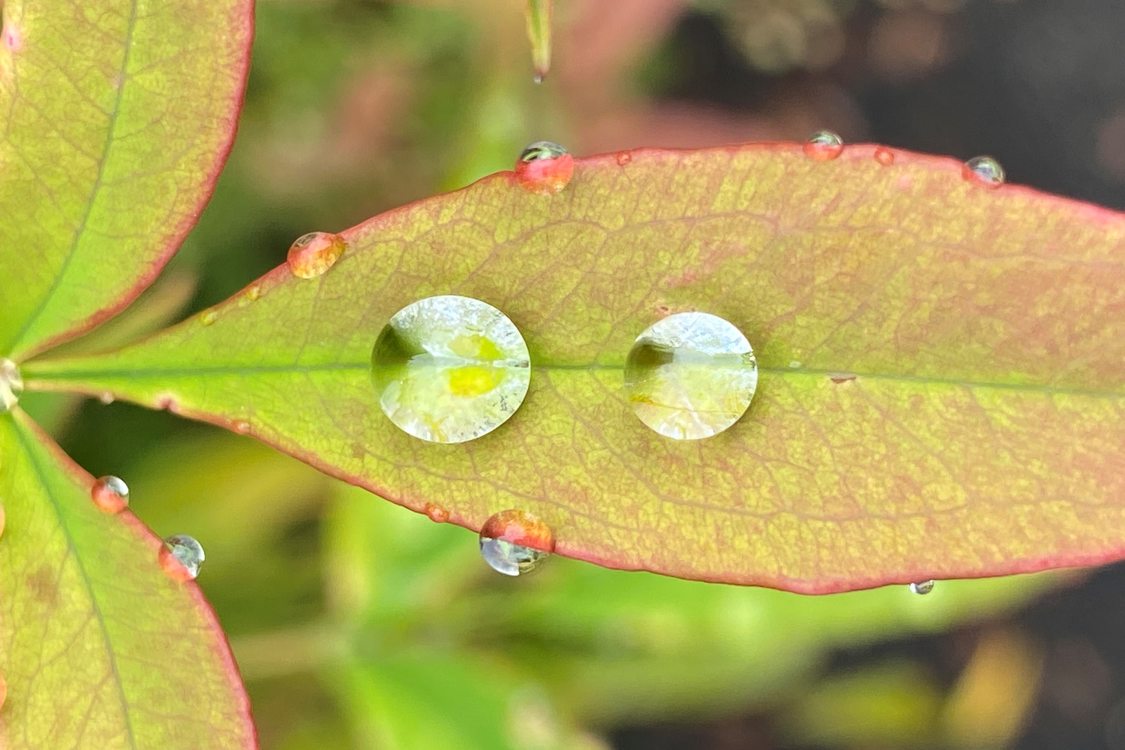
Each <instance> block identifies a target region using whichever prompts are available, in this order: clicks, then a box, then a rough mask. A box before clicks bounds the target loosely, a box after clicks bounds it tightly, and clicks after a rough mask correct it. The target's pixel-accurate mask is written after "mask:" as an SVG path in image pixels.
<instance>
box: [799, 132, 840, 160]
mask: <svg viewBox="0 0 1125 750" xmlns="http://www.w3.org/2000/svg"><path fill="white" fill-rule="evenodd" d="M804 149H805V156H808V157H811V158H813V159H816V160H817V161H831V160H832V159H835V158H836V157H837V156H839V155H840V154H842V153H843V152H844V139H843V138H841V137H840V136H838V135H836V134H835V133H833V132H832V131H831V130H818V131H817V132H815V133H813V134H812V135H811V136H810V137H809V139H808V140H807V141H805V146H804Z"/></svg>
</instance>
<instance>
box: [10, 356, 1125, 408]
mask: <svg viewBox="0 0 1125 750" xmlns="http://www.w3.org/2000/svg"><path fill="white" fill-rule="evenodd" d="M370 369H371V365H370V364H369V363H368V362H366V361H364V362H350V363H349V362H338V363H324V364H310V365H293V364H282V365H212V366H207V367H192V368H185V367H169V368H163V367H158V368H149V369H144V370H138V369H129V368H120V369H108V368H107V369H96V370H59V371H53V372H47V373H45V374H43V375H37V374H36V372H35V370H34V364H33V363H31V364H29V365H28V366H27V368H26V369H25V370H24V385H25V387H26V388H27V389H28V390H43V391H59V390H66V389H62V388H52V387H50V386H49V384H50V383H53V382H67V381H83V380H85V381H91V382H98V381H104V380H106V379H114V378H126V379H129V380H150V379H153V378H182V377H192V376H204V375H254V374H259V373H293V374H306V373H317V372H355V371H368V370H370ZM531 371H532V377H534V373H536V372H548V373H549V372H623V371H624V365H623V364H620V365H603V364H573V365H565V364H537V363H534V362H533V363H532V366H531ZM758 371H759V372H763V373H768V374H769V375H770V376H771V377H791V376H798V377H818V378H832V377H847V378H849V379H851V378H855V379H856V380H875V381H883V382H890V383H910V384H915V385H934V386H949V387H960V388H970V389H988V390H1004V391H1017V392H1022V393H1040V394H1044V395H1050V396H1084V397H1088V398H1099V399H1109V400H1115V399H1125V390H1122V391H1115V390H1111V389H1106V388H1080V387H1073V386H1050V385H1040V384H1035V383H1012V382H1003V381H987V380H979V381H978V380H966V379H957V378H934V377H926V376H921V375H902V374H896V373H879V372H862V371H856V370H844V369H835V370H832V369H818V368H808V367H800V368H797V367H762V366H760V365H759V367H758ZM45 385H46V386H47V387H44V386H45Z"/></svg>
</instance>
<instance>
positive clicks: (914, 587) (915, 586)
mask: <svg viewBox="0 0 1125 750" xmlns="http://www.w3.org/2000/svg"><path fill="white" fill-rule="evenodd" d="M934 584H935V582H934V581H918V582H916V583H912V584H910V591H911V592H912V593H915V594H918V595H919V596H924V595H925V594H928V593H930V592H931V591H933V590H934Z"/></svg>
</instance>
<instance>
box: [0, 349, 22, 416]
mask: <svg viewBox="0 0 1125 750" xmlns="http://www.w3.org/2000/svg"><path fill="white" fill-rule="evenodd" d="M21 393H23V376H22V375H20V368H19V367H17V366H16V363H15V362H13V361H12V360H10V359H0V414H3V413H5V412H9V411H11V410H12V408H13V407H14V406H15V405H16V404H18V403H19V402H20V394H21Z"/></svg>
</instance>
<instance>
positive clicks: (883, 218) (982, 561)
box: [25, 145, 1125, 592]
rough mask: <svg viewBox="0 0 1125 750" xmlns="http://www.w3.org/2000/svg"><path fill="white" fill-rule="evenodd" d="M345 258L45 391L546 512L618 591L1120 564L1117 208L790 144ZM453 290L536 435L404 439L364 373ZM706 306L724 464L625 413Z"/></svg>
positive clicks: (462, 195)
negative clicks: (485, 325)
mask: <svg viewBox="0 0 1125 750" xmlns="http://www.w3.org/2000/svg"><path fill="white" fill-rule="evenodd" d="M876 154H878V158H874V157H875V156H876ZM892 161H893V163H892ZM345 237H346V239H347V242H348V249H347V251H346V252H345V253H344V255H343V257H342V259H341V260H340V261H339V262H338V263H337V264H336V266H335V267H334V268H332V269H331V270H329V271H328V272H327V273H326V274H324V275H323V276H321V277H319V278H316V279H311V280H309V279H299V278H295V277H293V276H291V275H290V273H289V272H288V270H287V269H286V267H284V266H283V267H280V268H278V269H276V270H275V271H273V272H272V273H270V274H268V275H267V276H266V277H264V278H263V279H262V280H260V282H259V283H257V284H255V285H253V286H252V287H251V288H249V289H248V290H247V292H246V293H244V294H241V295H239V296H237V297H236V298H234V299H231V300H229V301H228V302H226V303H224V304H223V305H220V306H219V307H217V308H215V309H213V310H210V311H207V312H206V313H204V314H203V315H202V316H200V317H198V318H195V319H193V320H189V321H187V322H186V323H184V324H182V325H180V326H177V327H175V328H172V329H170V330H169V331H167V332H165V333H163V334H160V335H158V336H156V337H155V338H153V339H151V340H149V341H147V342H144V343H141V344H139V345H137V346H134V347H130V348H127V349H124V350H122V351H120V352H117V353H114V354H112V355H106V356H101V357H96V356H95V357H89V358H84V359H83V358H74V359H68V360H59V361H55V362H41V363H38V364H35V363H33V364H32V365H31V366H29V367H28V368H26V370H25V377H26V379H27V380H28V381H29V387H32V388H40V389H60V390H67V389H74V390H79V391H85V392H89V393H100V392H103V391H112V392H113V393H115V394H117V395H118V396H120V397H124V398H128V399H132V400H135V401H138V402H140V403H144V404H149V405H152V406H158V407H160V406H164V407H167V408H169V409H172V410H175V411H178V412H180V413H183V414H186V415H189V416H193V417H196V418H200V419H205V420H208V421H212V422H216V423H220V424H225V425H227V426H230V427H232V428H234V429H237V430H239V431H245V432H249V433H252V434H254V435H256V436H257V437H259V438H261V439H263V440H265V441H267V442H270V443H273V444H275V445H277V446H279V447H281V448H282V449H283V450H285V451H287V452H289V453H292V454H294V455H296V456H298V457H301V458H303V459H305V460H307V461H309V462H310V463H313V464H314V465H316V466H318V467H320V468H322V469H324V470H326V471H329V472H330V473H333V474H336V475H338V476H341V477H345V478H347V479H349V481H352V482H355V483H358V484H362V485H363V486H366V487H368V488H369V489H371V490H373V491H375V492H377V493H379V494H381V495H383V496H385V497H387V498H389V499H392V500H394V501H396V502H399V503H401V504H403V505H406V506H408V507H411V508H414V509H415V510H419V511H425V510H427V508H428V509H429V510H430V511H431V512H435V509H436V510H437V511H438V512H436V513H435V514H436V515H439V516H441V515H443V513H441V512H440V511H442V510H447V511H448V512H449V518H450V520H452V521H454V522H456V523H459V524H462V525H465V526H468V527H470V528H475V529H476V528H480V526H481V525H482V524H483V522H484V521H485V519H487V518H488V517H489V516H490V515H491V514H493V513H495V512H497V511H500V510H503V509H506V508H516V509H521V510H525V511H530V512H532V513H534V514H536V515H538V516H539V517H540V518H541V519H543V520H544V521H546V522H547V523H549V524H550V525H551V526H552V527H553V528H554V531H555V536H556V538H557V542H558V551H559V552H561V553H563V554H566V555H571V556H574V557H579V558H582V559H587V560H591V561H594V562H598V563H602V564H605V565H610V566H614V567H622V568H644V569H649V570H653V571H658V572H663V573H668V574H672V575H676V576H682V577H690V578H703V579H711V580H723V581H731V582H739V583H754V584H762V585H768V586H775V587H780V588H787V589H793V590H798V591H805V592H828V591H837V590H845V589H852V588H862V587H869V586H875V585H879V584H883V583H888V582H907V581H911V580H921V579H926V578H952V577H974V576H985V575H997V574H1004V573H1013V572H1022V571H1030V570H1037V569H1042V568H1050V567H1057V566H1066V565H1077V564H1090V563H1098V562H1103V561H1108V560H1112V559H1116V558H1119V557H1121V556H1122V555H1123V554H1125V471H1123V470H1122V467H1123V466H1125V455H1123V451H1125V448H1123V446H1125V370H1123V369H1122V367H1121V363H1122V361H1125V328H1123V318H1125V316H1123V315H1122V313H1121V311H1122V309H1125V283H1123V282H1125V263H1123V262H1122V257H1125V218H1123V217H1122V216H1120V215H1118V214H1114V213H1112V212H1109V211H1105V210H1101V209H1097V208H1094V207H1091V206H1086V205H1082V204H1078V203H1073V202H1069V201H1066V200H1063V199H1058V198H1053V197H1049V196H1044V195H1040V194H1037V193H1035V192H1033V191H1030V190H1027V189H1022V188H1014V187H1005V188H1002V189H1000V190H996V191H990V190H987V189H985V188H984V187H983V186H981V185H979V184H976V183H974V182H972V181H966V180H964V179H963V178H962V176H961V165H960V164H958V163H955V162H953V161H951V160H947V159H937V158H932V157H925V156H919V155H911V154H906V153H898V154H897V155H896V154H894V153H892V152H890V151H889V150H887V149H879V150H878V151H876V149H873V148H872V147H870V146H853V147H850V148H848V149H847V150H846V151H845V153H844V154H843V155H842V156H841V157H840V158H839V159H837V160H835V161H827V162H824V161H817V160H814V159H810V158H807V157H806V156H805V155H804V154H803V153H802V150H801V148H800V147H798V146H791V145H767V146H745V147H737V148H728V149H717V150H707V151H699V152H669V151H637V152H630V153H622V154H616V155H610V156H605V157H598V158H594V159H589V160H584V161H579V162H577V164H576V168H575V175H574V179H573V182H572V183H571V184H570V185H569V187H567V188H566V190H565V191H563V192H562V193H559V194H557V195H549V196H545V195H534V194H531V193H529V192H526V191H524V190H521V189H520V187H519V186H518V183H517V182H516V181H515V180H514V178H513V177H512V175H511V174H501V175H498V176H494V177H492V178H489V179H485V180H483V181H481V182H479V183H477V184H475V185H473V186H472V187H470V188H467V189H465V190H463V191H460V192H458V193H454V194H451V195H447V196H442V197H438V198H434V199H431V200H427V201H422V202H419V203H417V204H414V205H411V206H408V207H406V208H404V209H401V210H398V211H393V212H391V213H388V214H385V215H383V216H380V217H377V218H375V219H373V220H371V221H369V222H367V223H365V224H363V225H360V226H358V227H356V228H354V229H352V230H349V231H348V232H346V233H345ZM279 252H280V251H279ZM436 294H461V295H466V296H470V297H476V298H478V299H482V300H484V301H486V302H488V303H490V304H493V305H496V306H497V307H499V308H500V309H502V310H503V311H504V312H506V313H507V314H508V315H509V316H510V317H511V318H512V320H513V321H515V323H516V324H517V325H518V326H519V328H520V329H521V331H522V332H523V334H524V336H525V338H526V339H527V342H528V347H529V349H530V351H531V361H532V378H531V390H530V392H529V394H528V396H527V399H526V401H525V403H524V404H523V406H522V408H521V409H520V411H519V412H517V413H516V415H515V416H514V417H513V418H512V419H511V420H510V421H509V422H508V423H506V424H504V425H503V426H502V427H501V428H500V429H498V430H496V431H495V432H493V433H491V434H489V435H487V436H485V437H483V438H480V439H478V440H474V441H471V442H468V443H464V444H461V445H435V444H429V443H423V442H421V441H419V440H417V439H415V438H412V437H410V436H409V435H406V434H405V433H403V432H402V431H400V430H399V429H397V428H396V427H395V426H394V425H393V424H392V423H391V422H390V421H388V419H387V418H386V417H384V415H383V414H382V412H381V410H380V407H379V404H378V403H377V400H376V396H375V391H374V389H373V387H372V384H371V378H370V373H369V362H370V357H371V352H372V346H373V344H374V342H375V339H376V337H377V336H378V335H379V332H380V330H381V329H382V327H383V325H384V324H385V323H386V321H387V320H388V318H389V317H390V316H391V315H393V314H394V313H395V312H396V311H398V310H399V309H401V308H402V307H404V306H405V305H407V304H409V303H411V302H414V301H416V300H418V299H420V298H423V297H427V296H430V295H436ZM682 310H702V311H706V312H710V313H714V314H716V315H719V316H722V317H723V318H726V319H727V320H729V321H731V322H732V323H734V324H735V325H736V326H738V328H739V329H740V330H741V331H743V332H744V333H745V334H746V336H747V337H748V338H749V340H750V341H751V342H752V344H753V345H754V347H755V351H756V353H757V355H758V362H759V365H760V372H759V381H758V391H757V395H756V396H755V398H754V402H753V404H752V405H751V407H750V410H749V411H748V412H747V414H746V415H745V416H744V417H743V418H742V419H741V421H739V422H738V423H737V424H736V425H735V426H734V427H732V428H731V429H729V430H727V431H726V432H723V433H722V434H720V435H718V436H716V437H713V438H711V439H708V440H702V441H676V440H670V439H667V438H664V437H661V436H660V435H658V434H656V433H655V432H653V431H651V430H649V429H648V428H647V427H645V426H644V425H643V424H642V423H641V422H640V421H639V420H638V419H637V418H636V416H635V415H634V414H633V409H632V406H631V403H630V400H629V398H628V397H627V396H626V394H625V392H624V388H623V363H624V361H625V357H626V355H627V353H628V351H629V349H630V347H631V346H632V344H633V342H634V339H635V337H636V336H637V335H638V334H639V333H640V332H641V331H643V330H644V329H645V328H646V327H648V326H649V325H651V324H652V323H653V322H655V321H656V320H659V319H660V318H661V317H662V316H664V315H666V314H668V313H669V312H677V311H682Z"/></svg>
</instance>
